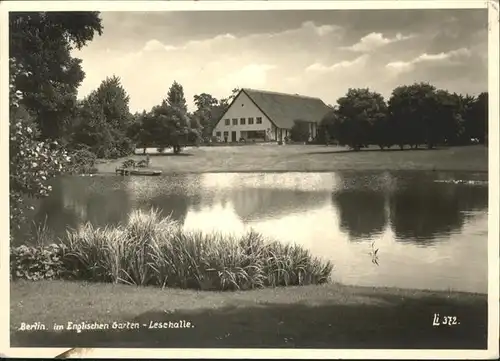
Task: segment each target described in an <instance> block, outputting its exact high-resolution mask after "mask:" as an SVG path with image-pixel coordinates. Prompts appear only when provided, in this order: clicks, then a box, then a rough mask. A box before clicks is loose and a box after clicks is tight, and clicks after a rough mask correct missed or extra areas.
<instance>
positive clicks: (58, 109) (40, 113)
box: [9, 12, 103, 139]
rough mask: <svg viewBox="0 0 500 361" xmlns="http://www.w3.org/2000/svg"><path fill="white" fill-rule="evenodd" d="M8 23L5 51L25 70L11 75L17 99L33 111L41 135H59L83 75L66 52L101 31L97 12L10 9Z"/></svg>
mask: <svg viewBox="0 0 500 361" xmlns="http://www.w3.org/2000/svg"><path fill="white" fill-rule="evenodd" d="M9 26H10V32H9V36H10V38H9V47H10V49H9V50H10V57H11V58H14V59H15V61H16V62H17V63H18V64H22V65H23V67H24V69H25V70H26V74H24V75H23V76H20V77H16V78H15V79H14V80H13V81H14V84H15V87H16V89H17V90H18V91H20V92H21V93H22V94H23V98H22V100H21V104H22V105H23V106H24V107H25V108H26V109H27V111H28V112H30V113H31V114H33V115H34V119H35V121H36V123H37V124H38V127H39V129H40V136H41V137H42V138H53V139H56V138H63V137H64V135H65V134H64V133H65V129H66V125H67V124H68V122H70V120H71V119H72V117H73V115H74V113H73V111H74V109H75V106H76V95H77V88H78V86H79V85H80V83H81V82H82V81H83V78H84V76H85V74H84V72H83V70H82V67H81V60H80V59H77V58H73V57H72V56H71V53H70V52H71V50H72V49H74V48H76V49H81V48H82V47H83V46H84V45H85V44H87V43H88V42H89V41H91V40H92V39H93V38H94V35H95V34H96V33H98V34H99V35H101V34H102V30H103V27H102V24H101V19H100V16H99V13H97V12H23V13H10V14H9Z"/></svg>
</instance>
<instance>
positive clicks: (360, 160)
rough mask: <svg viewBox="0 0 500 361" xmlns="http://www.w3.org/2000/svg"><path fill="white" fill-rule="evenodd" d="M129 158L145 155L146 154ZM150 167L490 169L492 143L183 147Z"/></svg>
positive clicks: (111, 166)
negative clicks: (418, 146)
mask: <svg viewBox="0 0 500 361" xmlns="http://www.w3.org/2000/svg"><path fill="white" fill-rule="evenodd" d="M130 158H133V159H136V160H139V159H144V156H143V155H133V156H131V157H130ZM122 161H123V159H120V160H115V161H101V162H100V164H98V165H97V168H98V170H99V172H104V173H108V172H113V173H114V171H115V168H116V167H118V166H120V165H121V163H122ZM151 168H154V169H160V170H162V171H163V172H165V173H202V172H266V171H267V172H272V171H297V172H299V171H303V172H312V171H316V172H321V171H337V170H400V169H401V170H443V171H447V170H448V171H460V170H467V171H469V170H470V171H476V172H484V171H487V170H488V148H487V147H485V146H483V145H474V146H465V147H450V148H442V149H434V150H426V149H418V150H410V149H406V150H403V151H401V150H399V148H397V149H396V148H394V149H392V150H385V151H381V150H380V149H379V148H378V147H371V148H367V149H363V150H361V151H359V152H353V151H349V150H347V149H346V148H344V147H337V146H328V147H327V146H324V145H285V146H278V145H248V146H239V147H235V146H227V147H221V146H217V147H199V148H189V149H185V150H184V151H183V153H181V154H180V155H173V154H171V153H166V154H163V155H152V156H151Z"/></svg>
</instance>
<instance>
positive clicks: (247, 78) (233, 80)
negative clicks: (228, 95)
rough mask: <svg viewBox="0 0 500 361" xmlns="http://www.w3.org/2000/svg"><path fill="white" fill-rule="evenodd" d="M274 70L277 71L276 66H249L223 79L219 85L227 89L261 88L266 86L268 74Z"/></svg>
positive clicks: (230, 73)
mask: <svg viewBox="0 0 500 361" xmlns="http://www.w3.org/2000/svg"><path fill="white" fill-rule="evenodd" d="M273 69H276V66H275V65H270V64H248V65H245V66H243V67H242V68H241V69H237V70H234V71H232V72H229V73H227V74H226V75H224V76H223V77H221V79H220V80H219V81H218V85H219V86H221V87H223V88H227V89H229V88H234V87H240V88H244V87H247V88H251V87H261V86H264V85H265V84H266V80H267V73H268V72H269V71H270V70H273Z"/></svg>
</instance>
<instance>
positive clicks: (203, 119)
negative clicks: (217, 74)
mask: <svg viewBox="0 0 500 361" xmlns="http://www.w3.org/2000/svg"><path fill="white" fill-rule="evenodd" d="M194 104H195V105H196V111H195V112H194V114H193V116H194V118H195V119H197V120H198V122H199V123H200V125H201V127H202V128H203V131H202V134H203V136H204V137H205V138H206V137H210V135H211V134H212V130H213V128H214V127H215V123H216V122H217V121H218V120H219V118H220V117H221V116H222V113H223V111H224V110H225V106H224V105H221V102H219V100H217V99H216V98H214V97H213V96H212V95H210V94H207V93H201V94H197V95H195V96H194Z"/></svg>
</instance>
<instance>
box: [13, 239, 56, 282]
mask: <svg viewBox="0 0 500 361" xmlns="http://www.w3.org/2000/svg"><path fill="white" fill-rule="evenodd" d="M64 252H65V246H64V245H63V244H55V243H54V244H50V245H47V246H27V245H22V246H19V247H13V248H11V251H10V275H11V278H12V279H13V280H16V279H25V280H30V281H38V280H51V279H59V278H62V277H64V275H65V273H66V267H65V265H64V262H63V258H64Z"/></svg>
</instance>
